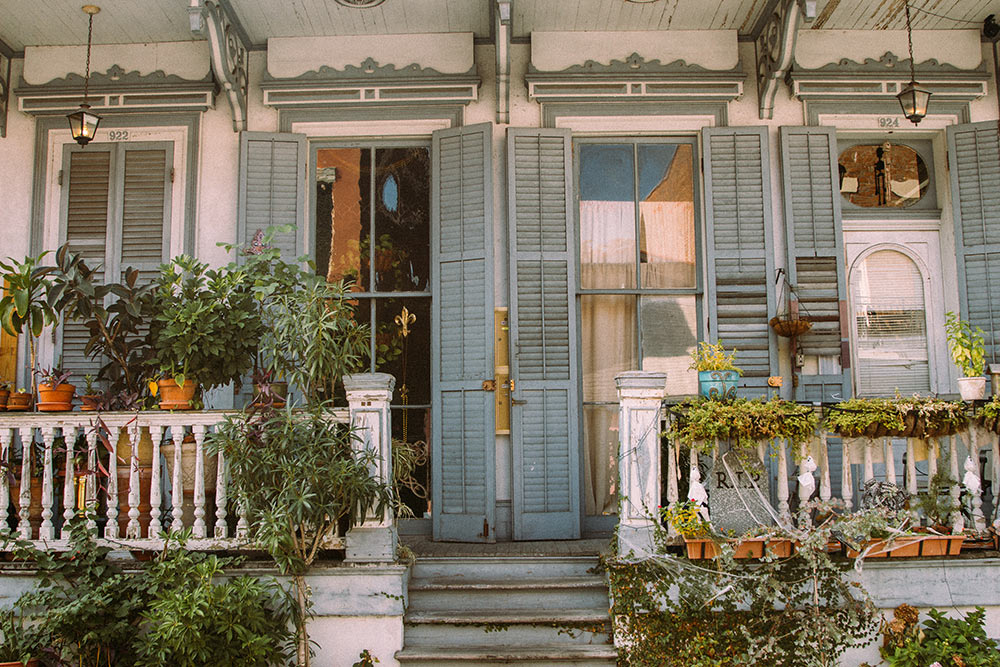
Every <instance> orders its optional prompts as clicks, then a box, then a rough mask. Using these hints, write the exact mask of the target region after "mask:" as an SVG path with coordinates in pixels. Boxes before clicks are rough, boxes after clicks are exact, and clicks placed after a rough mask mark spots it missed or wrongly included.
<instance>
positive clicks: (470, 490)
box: [431, 123, 496, 542]
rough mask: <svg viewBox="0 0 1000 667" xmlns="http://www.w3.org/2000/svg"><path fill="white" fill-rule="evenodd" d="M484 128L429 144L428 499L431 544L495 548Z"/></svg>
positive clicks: (489, 142)
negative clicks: (488, 388) (430, 405)
mask: <svg viewBox="0 0 1000 667" xmlns="http://www.w3.org/2000/svg"><path fill="white" fill-rule="evenodd" d="M492 146H493V125H492V123H482V124H479V125H469V126H465V127H459V128H452V129H447V130H439V131H437V132H435V133H434V136H433V142H432V147H431V164H432V176H431V183H432V188H431V190H432V193H433V194H432V197H431V221H432V227H431V284H432V285H433V306H432V309H433V317H432V318H431V319H432V323H431V336H432V339H431V340H432V343H431V368H432V369H433V370H432V373H431V376H432V380H431V392H432V394H431V395H432V397H433V402H434V411H433V418H432V419H433V422H432V427H431V434H432V437H431V493H432V496H431V497H432V500H433V507H434V511H433V527H432V531H433V536H434V539H436V540H453V541H462V542H495V541H496V488H495V487H496V467H495V466H496V455H495V452H494V449H495V436H494V414H493V394H492V393H489V392H486V391H484V390H483V381H484V380H488V379H492V378H493V220H492V218H493V215H492V214H493V169H492V154H493V149H492Z"/></svg>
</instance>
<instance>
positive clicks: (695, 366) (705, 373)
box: [688, 341, 743, 400]
mask: <svg viewBox="0 0 1000 667" xmlns="http://www.w3.org/2000/svg"><path fill="white" fill-rule="evenodd" d="M735 358H736V350H735V349H734V350H733V351H732V352H726V348H725V347H723V346H722V343H708V342H705V341H702V342H701V343H699V344H698V347H696V348H695V349H694V350H692V352H691V365H690V366H689V367H688V368H690V369H692V370H696V371H698V387H699V390H700V392H701V395H702V396H704V397H705V398H715V399H722V400H730V399H733V398H736V381H737V380H738V379H739V377H740V376H741V375H743V371H742V370H741V369H740V368H737V367H736V365H735V364H734V363H733V362H734V361H735Z"/></svg>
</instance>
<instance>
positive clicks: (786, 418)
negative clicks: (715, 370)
mask: <svg viewBox="0 0 1000 667" xmlns="http://www.w3.org/2000/svg"><path fill="white" fill-rule="evenodd" d="M673 412H674V414H675V415H676V416H677V419H676V420H675V421H674V423H673V424H672V425H671V427H670V428H669V430H668V433H667V435H668V436H669V437H671V438H675V439H677V440H679V441H680V442H681V443H682V444H685V445H691V446H694V447H696V448H701V449H704V450H706V451H710V450H711V449H712V448H714V447H715V441H716V440H720V441H729V442H731V443H732V444H733V446H734V447H736V448H737V449H742V450H747V449H756V447H757V444H758V443H760V442H769V441H771V440H774V439H777V438H780V439H783V440H785V441H787V442H788V443H789V444H791V445H799V444H801V443H803V442H805V441H807V440H809V439H810V438H812V437H813V434H814V433H815V431H816V426H817V424H818V423H819V418H818V417H817V416H816V413H815V412H814V411H813V410H812V409H810V408H807V407H803V406H801V405H798V404H796V403H791V402H789V401H782V400H780V399H778V398H772V399H771V400H769V401H765V400H763V399H753V400H751V399H745V398H737V399H734V400H732V401H714V400H710V399H704V398H701V399H695V400H691V401H687V402H685V403H682V404H680V405H678V406H676V407H675V408H674V409H673ZM796 450H797V448H795V449H794V450H793V451H796Z"/></svg>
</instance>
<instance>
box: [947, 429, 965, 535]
mask: <svg viewBox="0 0 1000 667" xmlns="http://www.w3.org/2000/svg"><path fill="white" fill-rule="evenodd" d="M948 471H949V474H950V475H951V478H952V479H953V480H955V483H954V484H952V485H951V488H950V489H949V490H948V495H950V496H951V503H952V505H953V506H954V507H956V508H957V509H956V510H955V511H954V512H952V513H951V530H952V532H953V533H959V532H961V531H962V529H963V528H964V527H965V519H964V518H963V517H962V509H961V505H960V501H961V499H962V489H961V483H962V482H961V480H962V477H961V475H960V474H959V468H958V438H956V437H955V436H949V438H948Z"/></svg>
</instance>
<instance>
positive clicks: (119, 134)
mask: <svg viewBox="0 0 1000 667" xmlns="http://www.w3.org/2000/svg"><path fill="white" fill-rule="evenodd" d="M108 140H109V141H128V130H110V131H109V132H108Z"/></svg>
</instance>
